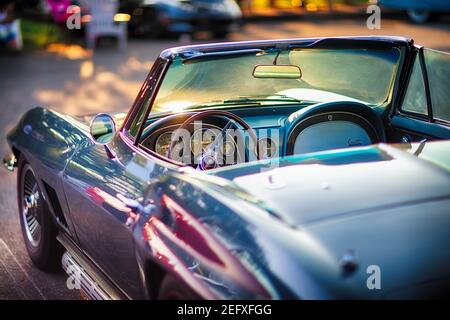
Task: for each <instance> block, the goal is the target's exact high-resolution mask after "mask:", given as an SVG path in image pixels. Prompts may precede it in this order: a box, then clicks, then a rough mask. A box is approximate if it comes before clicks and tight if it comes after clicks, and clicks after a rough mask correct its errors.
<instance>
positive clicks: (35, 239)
mask: <svg viewBox="0 0 450 320" xmlns="http://www.w3.org/2000/svg"><path fill="white" fill-rule="evenodd" d="M21 196H22V199H21V206H22V207H21V208H20V209H21V212H22V219H23V224H24V227H25V234H26V237H27V240H28V242H29V243H30V244H31V245H32V246H33V247H37V246H38V245H39V242H40V240H41V236H42V228H41V210H40V209H41V208H40V206H41V202H40V198H41V194H40V191H39V187H38V185H37V182H36V178H35V176H34V173H33V170H32V169H31V167H30V165H28V164H27V165H25V167H24V168H23V178H22V194H21Z"/></svg>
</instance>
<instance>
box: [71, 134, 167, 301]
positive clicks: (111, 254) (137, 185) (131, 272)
mask: <svg viewBox="0 0 450 320" xmlns="http://www.w3.org/2000/svg"><path fill="white" fill-rule="evenodd" d="M122 139H123V137H122V136H121V134H118V135H117V136H116V138H115V139H114V140H113V142H111V143H110V144H109V147H110V148H111V150H112V151H113V152H114V153H115V154H117V155H118V156H117V159H110V158H109V157H108V155H107V153H106V152H105V149H104V146H101V145H95V144H93V143H89V145H87V146H86V147H85V148H81V149H80V150H79V152H78V153H77V154H75V155H74V157H73V159H72V161H71V162H70V163H69V165H68V166H67V169H66V171H65V174H64V182H65V184H64V187H65V193H66V194H67V200H68V204H69V207H70V211H71V213H72V217H73V220H74V224H75V226H76V231H77V234H78V236H79V242H80V246H81V247H82V249H83V250H84V251H85V253H86V254H87V255H88V256H89V257H90V258H91V259H92V260H93V262H95V263H96V264H97V265H98V266H99V267H100V269H102V270H103V271H104V272H105V273H106V274H107V275H108V276H109V277H110V278H111V279H112V280H113V281H114V282H115V283H116V284H117V285H119V287H120V288H122V289H123V290H125V291H126V292H127V293H128V294H129V295H130V297H133V298H139V297H140V294H141V292H140V285H139V284H140V278H139V277H140V275H139V270H138V265H137V261H136V255H135V247H134V241H133V235H132V231H133V226H134V224H133V222H134V221H135V216H134V214H133V213H130V210H129V209H128V208H126V206H124V204H123V203H122V202H121V201H120V200H119V199H118V198H117V194H121V195H124V196H126V197H128V198H131V199H137V198H139V197H142V196H143V193H144V192H145V190H146V187H147V183H148V181H149V180H150V179H153V178H159V177H160V176H161V175H162V174H164V172H165V171H166V169H165V168H164V167H162V166H160V165H157V164H155V163H154V162H153V161H151V160H149V159H148V158H146V157H144V156H143V155H141V154H140V153H135V152H133V150H132V149H131V148H130V146H129V145H127V144H126V143H125V142H124V141H123V140H122Z"/></svg>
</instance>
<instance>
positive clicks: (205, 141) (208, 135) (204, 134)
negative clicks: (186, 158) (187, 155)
mask: <svg viewBox="0 0 450 320" xmlns="http://www.w3.org/2000/svg"><path fill="white" fill-rule="evenodd" d="M216 138H217V136H216V133H215V132H214V130H212V129H206V130H203V129H197V130H195V131H194V134H193V135H192V138H191V151H192V154H193V155H194V157H198V156H200V155H201V154H202V153H203V152H204V151H205V150H206V148H207V147H208V146H209V145H210V144H212V143H213V142H214V141H216Z"/></svg>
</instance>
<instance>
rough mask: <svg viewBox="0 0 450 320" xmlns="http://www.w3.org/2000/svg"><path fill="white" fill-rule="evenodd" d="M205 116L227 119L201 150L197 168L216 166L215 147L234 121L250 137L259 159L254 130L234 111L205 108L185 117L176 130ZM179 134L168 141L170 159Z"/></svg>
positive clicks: (218, 145)
mask: <svg viewBox="0 0 450 320" xmlns="http://www.w3.org/2000/svg"><path fill="white" fill-rule="evenodd" d="M207 116H220V117H224V118H227V119H228V123H227V124H226V125H225V126H224V127H223V128H222V130H221V132H220V135H219V137H218V138H216V140H215V141H214V142H212V143H211V144H210V145H208V146H207V147H206V150H205V151H203V152H202V155H201V157H200V159H199V168H200V169H201V170H208V169H213V168H216V167H217V163H218V159H217V155H218V153H217V149H216V147H220V143H221V142H223V139H224V137H226V131H227V130H228V129H231V127H232V126H235V127H236V125H235V123H238V124H239V125H241V126H242V127H243V128H244V130H246V131H247V132H248V134H249V136H250V138H251V139H252V141H253V143H254V146H255V148H254V150H253V152H254V153H255V155H256V158H257V159H258V160H260V157H259V153H258V150H257V149H258V148H257V146H258V139H257V136H256V133H255V131H254V130H253V129H252V127H250V125H249V124H248V123H247V122H245V121H244V120H243V119H242V118H241V117H239V116H237V115H235V114H234V113H231V112H228V111H224V110H205V111H200V112H198V113H196V114H194V115H192V116H190V117H189V118H188V119H186V120H185V121H184V122H183V124H182V125H181V126H180V127H179V128H178V130H180V132H181V131H182V130H183V129H186V128H187V127H188V126H189V125H190V124H191V123H193V122H194V121H197V120H199V119H202V118H204V117H207ZM179 138H180V137H179V136H178V138H177V137H175V139H173V138H172V141H171V143H170V147H169V150H168V158H170V159H172V153H173V149H174V147H175V146H176V145H177V144H178V143H179ZM246 147H247V148H249V146H246Z"/></svg>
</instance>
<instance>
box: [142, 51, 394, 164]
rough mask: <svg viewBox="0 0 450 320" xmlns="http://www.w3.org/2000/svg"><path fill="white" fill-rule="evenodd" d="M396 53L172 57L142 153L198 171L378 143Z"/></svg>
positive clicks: (382, 133)
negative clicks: (146, 151) (145, 152)
mask: <svg viewBox="0 0 450 320" xmlns="http://www.w3.org/2000/svg"><path fill="white" fill-rule="evenodd" d="M401 58H402V52H401V49H399V48H395V47H393V48H392V47H391V48H386V49H379V48H378V49H376V50H375V49H374V50H370V49H336V50H334V49H326V50H325V49H289V50H286V49H280V50H272V51H261V50H259V51H258V50H253V51H251V52H244V53H242V52H236V53H227V54H221V53H215V54H211V55H208V54H199V55H196V54H195V53H190V54H185V55H182V54H181V55H179V56H178V57H176V58H175V59H174V61H172V62H171V64H170V66H169V67H168V69H167V71H166V72H165V76H164V80H163V82H162V84H161V86H160V88H159V90H158V92H157V94H156V97H155V98H154V101H153V105H152V109H151V113H150V116H149V117H148V119H147V120H146V122H145V125H144V129H143V132H142V136H141V139H140V141H141V145H142V146H143V147H144V148H145V149H147V150H149V151H150V152H152V153H154V154H156V155H158V156H160V157H163V158H165V159H167V160H170V161H175V162H176V163H179V164H182V165H187V166H193V167H195V168H197V169H200V170H208V169H214V168H217V167H221V166H226V165H234V164H237V163H242V162H249V161H253V160H260V159H268V158H276V157H284V156H291V155H298V154H305V153H313V152H319V151H324V150H332V149H339V148H348V147H357V146H368V145H371V144H376V143H380V142H387V133H386V132H387V130H386V129H387V125H386V121H385V117H384V116H385V114H386V112H387V111H386V110H388V108H389V107H390V103H391V101H392V95H393V88H394V86H395V84H396V83H397V81H398V75H399V73H400V72H399V69H400V61H401Z"/></svg>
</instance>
